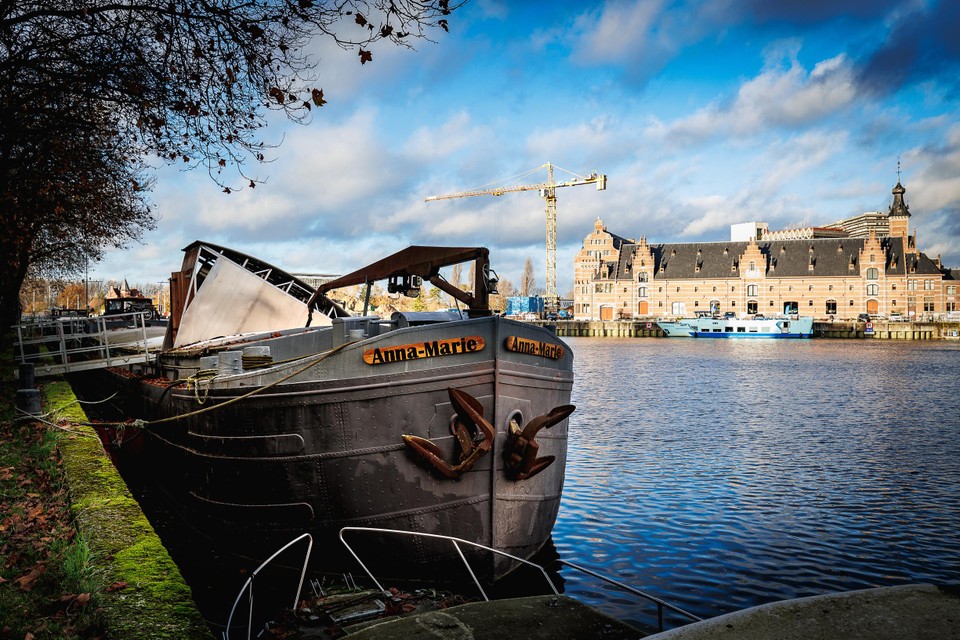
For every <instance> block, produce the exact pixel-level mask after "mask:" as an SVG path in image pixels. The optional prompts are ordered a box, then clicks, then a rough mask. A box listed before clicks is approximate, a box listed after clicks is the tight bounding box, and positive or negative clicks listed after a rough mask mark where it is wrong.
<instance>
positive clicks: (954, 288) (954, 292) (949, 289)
mask: <svg viewBox="0 0 960 640" xmlns="http://www.w3.org/2000/svg"><path fill="white" fill-rule="evenodd" d="M947 295H948V296H955V295H957V285H954V284H951V285H949V286H948V287H947Z"/></svg>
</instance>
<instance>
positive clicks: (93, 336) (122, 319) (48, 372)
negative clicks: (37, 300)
mask: <svg viewBox="0 0 960 640" xmlns="http://www.w3.org/2000/svg"><path fill="white" fill-rule="evenodd" d="M15 328H16V330H17V345H16V346H17V356H16V359H17V364H33V365H34V375H36V376H58V375H63V374H65V373H74V372H78V371H89V370H91V369H101V368H105V367H115V366H120V365H126V364H135V363H149V362H152V361H154V360H155V358H156V354H157V352H158V351H159V350H160V347H161V345H162V343H163V333H164V332H165V328H164V327H158V326H153V325H152V324H150V325H148V323H147V319H146V313H144V312H135V313H124V314H117V315H111V316H100V317H96V318H63V317H61V318H49V319H43V320H41V321H37V322H29V323H24V324H20V325H17V326H16V327H15Z"/></svg>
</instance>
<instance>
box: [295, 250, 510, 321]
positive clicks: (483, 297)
mask: <svg viewBox="0 0 960 640" xmlns="http://www.w3.org/2000/svg"><path fill="white" fill-rule="evenodd" d="M471 260H472V261H474V262H475V263H476V265H475V268H474V282H473V292H472V293H470V292H466V291H463V290H461V289H460V288H459V287H456V286H454V285H452V284H450V283H449V282H447V281H446V280H444V279H443V278H442V277H440V269H441V268H443V267H446V266H451V265H455V264H461V263H463V262H468V261H471ZM489 273H490V256H489V251H488V250H487V249H486V248H485V247H425V246H413V247H407V248H406V249H403V250H402V251H398V252H397V253H394V254H393V255H390V256H387V257H386V258H384V259H382V260H379V261H377V262H374V263H373V264H370V265H368V266H366V267H364V268H362V269H358V270H357V271H354V272H353V273H349V274H347V275H345V276H342V277H340V278H337V279H336V280H331V281H330V282H327V283H324V284H322V285H320V286H319V287H317V290H316V293H314V294H313V296H312V297H311V298H310V300H309V301H308V302H307V306H309V307H310V309H311V311H312V310H313V309H314V308H316V306H317V302H318V300H320V299H322V297H323V296H324V295H325V294H326V292H328V291H333V290H334V289H340V288H342V287H349V286H353V285H358V284H366V283H372V282H377V281H380V280H391V279H393V280H398V279H399V280H404V279H405V281H407V282H409V279H410V278H411V277H417V278H422V279H424V280H427V281H429V282H430V283H431V284H433V285H434V286H435V287H437V288H439V289H441V290H442V291H443V292H444V293H446V294H448V295H451V296H453V297H454V298H456V299H457V300H459V301H461V302H463V303H464V304H466V305H467V308H468V309H469V313H470V315H471V316H480V315H489V313H490V304H489V295H490V293H491V291H490V287H491V280H490V277H489Z"/></svg>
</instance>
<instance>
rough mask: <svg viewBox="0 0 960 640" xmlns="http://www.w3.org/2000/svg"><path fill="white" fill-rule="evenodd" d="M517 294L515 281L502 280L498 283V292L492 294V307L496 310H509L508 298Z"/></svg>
mask: <svg viewBox="0 0 960 640" xmlns="http://www.w3.org/2000/svg"><path fill="white" fill-rule="evenodd" d="M514 294H515V291H514V289H513V283H512V282H510V281H509V280H501V281H500V282H499V283H498V284H497V293H496V294H495V295H492V296H490V309H492V310H493V311H496V312H498V313H499V312H503V311H506V310H507V298H510V297H511V296H513V295H514Z"/></svg>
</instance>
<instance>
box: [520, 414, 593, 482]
mask: <svg viewBox="0 0 960 640" xmlns="http://www.w3.org/2000/svg"><path fill="white" fill-rule="evenodd" d="M575 409H576V407H575V406H573V405H572V404H565V405H563V406H560V407H556V408H555V409H551V410H550V412H549V413H547V414H545V415H542V416H537V417H536V418H534V419H533V420H531V421H530V422H528V423H527V426H525V427H524V428H523V429H521V428H520V425H519V424H517V422H516V421H515V420H511V421H510V442H509V444H508V446H507V450H506V452H505V453H504V455H505V457H506V461H507V467H508V468H509V469H510V470H511V471H512V472H513V475H514V477H515V478H516V479H517V480H526V479H527V478H532V477H533V476H535V475H537V474H538V473H540V472H541V471H543V470H544V469H546V468H547V467H549V466H550V464H551V463H552V462H553V461H554V459H555V458H554V456H544V457H542V458H538V457H537V454H538V453H539V451H540V445H539V444H537V441H536V440H535V438H536V437H537V434H538V433H539V432H540V430H541V429H549V428H550V427H552V426H554V425H555V424H557V423H558V422H561V421H563V420H566V419H567V418H568V417H569V416H570V414H571V413H573V412H574V410H575Z"/></svg>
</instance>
